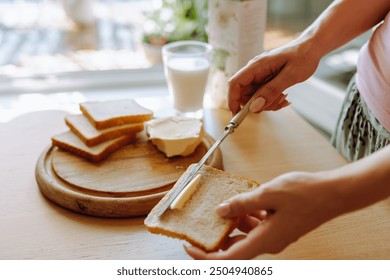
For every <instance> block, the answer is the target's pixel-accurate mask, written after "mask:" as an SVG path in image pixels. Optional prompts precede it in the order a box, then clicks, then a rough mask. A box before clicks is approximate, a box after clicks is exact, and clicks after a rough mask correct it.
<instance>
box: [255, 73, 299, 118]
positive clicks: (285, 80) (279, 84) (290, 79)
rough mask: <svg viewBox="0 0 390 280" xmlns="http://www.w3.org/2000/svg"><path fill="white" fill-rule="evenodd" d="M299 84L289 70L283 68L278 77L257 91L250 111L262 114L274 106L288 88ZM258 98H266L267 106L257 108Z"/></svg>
mask: <svg viewBox="0 0 390 280" xmlns="http://www.w3.org/2000/svg"><path fill="white" fill-rule="evenodd" d="M297 82H298V81H297V80H296V79H295V78H294V76H293V75H292V74H291V73H289V70H288V69H286V68H283V69H282V71H281V72H280V73H279V74H278V75H277V76H275V77H274V78H272V79H270V80H269V81H268V82H266V83H265V84H264V85H263V86H261V87H260V88H259V89H258V90H257V91H256V93H255V94H256V97H255V99H254V100H253V102H252V105H253V106H251V107H250V111H251V112H260V111H263V110H265V109H266V108H268V106H270V105H271V104H273V103H274V102H275V101H276V100H277V99H278V97H279V96H280V95H281V94H283V92H284V91H285V90H286V89H287V88H289V87H290V86H292V85H294V84H296V83H297ZM258 98H264V99H265V100H266V102H265V105H263V106H261V107H260V106H256V105H257V103H256V100H257V99H258Z"/></svg>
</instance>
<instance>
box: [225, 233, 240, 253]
mask: <svg viewBox="0 0 390 280" xmlns="http://www.w3.org/2000/svg"><path fill="white" fill-rule="evenodd" d="M245 237H246V234H245V235H244V234H239V235H235V236H233V237H229V238H228V239H227V240H226V242H225V243H224V244H223V245H222V246H221V249H222V250H227V249H229V247H230V246H232V245H233V244H235V243H237V242H238V241H240V240H242V239H244V238H245Z"/></svg>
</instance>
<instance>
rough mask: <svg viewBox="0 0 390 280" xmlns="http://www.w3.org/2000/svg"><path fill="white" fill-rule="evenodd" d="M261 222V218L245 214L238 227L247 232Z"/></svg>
mask: <svg viewBox="0 0 390 280" xmlns="http://www.w3.org/2000/svg"><path fill="white" fill-rule="evenodd" d="M259 223H261V220H259V219H258V218H256V217H253V216H249V215H248V216H245V217H243V218H242V219H240V222H239V223H238V226H237V228H238V229H239V230H240V231H242V232H245V233H248V232H250V231H251V230H252V229H253V228H255V227H257V226H258V225H259Z"/></svg>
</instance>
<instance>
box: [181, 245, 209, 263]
mask: <svg viewBox="0 0 390 280" xmlns="http://www.w3.org/2000/svg"><path fill="white" fill-rule="evenodd" d="M183 247H184V250H185V251H186V252H187V254H188V255H190V256H191V257H192V258H193V259H195V260H205V259H206V258H207V252H205V251H204V250H202V249H200V248H198V247H195V246H190V247H187V246H185V245H184V246H183Z"/></svg>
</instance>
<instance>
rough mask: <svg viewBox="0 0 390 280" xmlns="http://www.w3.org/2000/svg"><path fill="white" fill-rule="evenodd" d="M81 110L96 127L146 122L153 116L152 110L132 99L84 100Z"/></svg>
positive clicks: (103, 127) (102, 127)
mask: <svg viewBox="0 0 390 280" xmlns="http://www.w3.org/2000/svg"><path fill="white" fill-rule="evenodd" d="M80 110H81V112H82V113H83V115H84V116H86V117H87V118H88V120H89V121H90V122H91V124H92V125H93V126H94V127H95V128H96V129H105V128H109V127H113V126H118V125H123V124H130V123H140V122H145V121H149V120H151V119H152V117H153V112H152V111H150V110H148V109H146V108H144V107H142V106H141V105H139V104H138V103H136V102H135V101H134V100H132V99H125V100H112V101H89V102H84V103H81V104H80Z"/></svg>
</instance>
